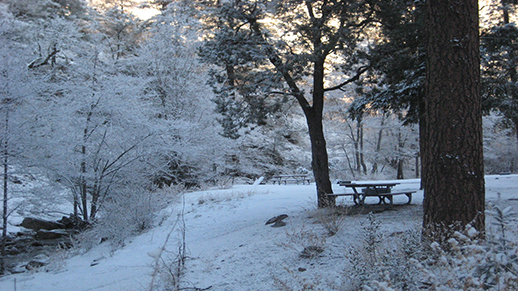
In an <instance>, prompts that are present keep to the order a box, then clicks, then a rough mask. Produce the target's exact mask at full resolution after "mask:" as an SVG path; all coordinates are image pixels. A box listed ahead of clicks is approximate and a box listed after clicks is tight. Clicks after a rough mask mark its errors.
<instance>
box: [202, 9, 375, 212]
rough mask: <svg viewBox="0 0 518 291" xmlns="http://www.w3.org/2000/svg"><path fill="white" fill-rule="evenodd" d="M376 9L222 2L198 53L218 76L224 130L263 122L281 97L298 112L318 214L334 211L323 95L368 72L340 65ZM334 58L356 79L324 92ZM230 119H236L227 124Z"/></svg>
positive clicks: (344, 77) (346, 78)
mask: <svg viewBox="0 0 518 291" xmlns="http://www.w3.org/2000/svg"><path fill="white" fill-rule="evenodd" d="M374 2H376V1H374ZM374 6H375V3H373V2H372V1H365V2H364V1H361V2H358V1H323V2H317V1H277V2H270V1H229V2H224V3H221V5H220V6H219V7H218V9H217V12H216V14H215V17H214V19H213V29H214V30H213V37H211V38H210V39H208V40H207V42H206V43H205V45H204V46H203V48H202V49H201V51H200V55H201V56H202V58H203V59H204V60H205V61H207V62H209V63H212V64H215V65H217V66H218V67H219V69H220V70H219V71H216V72H215V73H214V75H213V79H214V84H215V85H216V86H215V89H216V90H215V92H216V93H217V94H218V99H217V101H218V103H217V104H218V106H219V107H220V109H221V110H222V111H226V112H227V117H229V118H227V119H225V120H224V125H225V126H226V127H227V128H230V129H233V128H239V127H240V126H242V123H247V122H256V123H261V122H262V121H263V120H264V118H265V117H266V116H267V114H268V113H269V112H271V111H272V110H274V109H275V108H276V106H277V105H276V104H278V102H283V99H284V98H294V99H295V100H296V102H297V103H298V104H299V105H300V108H301V109H302V111H303V113H304V116H305V117H306V121H307V125H308V129H309V136H310V141H311V151H312V169H313V173H314V177H315V181H316V185H317V195H318V204H319V206H320V207H325V206H330V205H333V204H334V200H333V199H332V198H329V196H327V195H326V194H328V193H332V189H331V182H330V179H329V165H328V154H327V149H326V141H325V138H324V129H323V124H322V119H323V109H324V101H325V95H326V92H329V91H332V90H337V89H340V88H342V87H343V86H345V85H346V84H349V83H351V82H353V81H354V80H356V79H357V78H359V76H360V75H361V73H363V72H364V71H365V70H366V68H364V67H361V65H362V64H361V63H360V64H358V63H355V64H354V65H352V66H347V65H346V62H345V61H344V60H345V59H348V58H352V55H349V54H347V53H349V52H352V51H353V50H354V48H355V47H356V44H357V42H358V41H360V40H361V35H360V32H361V31H362V29H363V28H365V27H366V26H367V25H368V24H369V23H370V21H371V20H372V18H371V16H372V10H373V9H374ZM334 57H336V58H338V59H340V58H341V59H342V61H341V65H342V69H344V70H345V71H350V70H354V73H353V74H352V76H348V75H342V76H341V77H340V78H339V79H340V80H339V81H337V82H336V83H335V85H331V86H326V85H327V83H326V82H329V80H328V79H327V77H328V76H329V73H330V72H331V71H333V70H334V69H336V68H333V67H332V65H329V66H328V64H330V60H331V58H334ZM273 96H275V97H276V98H277V100H275V98H271V97H273ZM266 97H270V98H266ZM242 112H246V113H247V114H245V115H242V114H239V113H242ZM234 114H237V116H238V117H239V118H234V119H232V118H230V117H232V116H234Z"/></svg>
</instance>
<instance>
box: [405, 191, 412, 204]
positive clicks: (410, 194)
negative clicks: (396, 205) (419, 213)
mask: <svg viewBox="0 0 518 291" xmlns="http://www.w3.org/2000/svg"><path fill="white" fill-rule="evenodd" d="M405 195H406V197H408V202H407V203H406V204H410V202H412V193H408V194H405Z"/></svg>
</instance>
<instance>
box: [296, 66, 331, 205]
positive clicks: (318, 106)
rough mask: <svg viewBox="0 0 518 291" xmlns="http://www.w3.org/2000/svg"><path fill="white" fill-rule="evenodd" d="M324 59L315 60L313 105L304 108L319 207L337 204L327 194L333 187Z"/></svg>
mask: <svg viewBox="0 0 518 291" xmlns="http://www.w3.org/2000/svg"><path fill="white" fill-rule="evenodd" d="M324 61H325V58H322V59H321V60H318V61H316V62H315V65H314V72H313V106H312V107H306V108H305V109H304V114H305V115H306V120H307V123H308V129H309V138H310V140H311V156H312V161H311V166H312V168H313V175H314V176H315V184H316V186H317V199H318V207H319V208H320V207H331V206H335V198H334V196H328V195H327V194H332V193H333V189H332V187H331V180H330V179H329V161H328V156H327V146H326V140H325V138H324V126H323V125H322V119H323V112H324ZM303 108H304V107H303Z"/></svg>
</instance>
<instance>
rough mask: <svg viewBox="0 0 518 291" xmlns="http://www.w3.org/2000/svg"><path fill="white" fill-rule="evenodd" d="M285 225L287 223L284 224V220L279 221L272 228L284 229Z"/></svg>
mask: <svg viewBox="0 0 518 291" xmlns="http://www.w3.org/2000/svg"><path fill="white" fill-rule="evenodd" d="M285 225H286V222H284V221H282V220H278V221H276V222H275V223H274V224H272V227H283V226H285Z"/></svg>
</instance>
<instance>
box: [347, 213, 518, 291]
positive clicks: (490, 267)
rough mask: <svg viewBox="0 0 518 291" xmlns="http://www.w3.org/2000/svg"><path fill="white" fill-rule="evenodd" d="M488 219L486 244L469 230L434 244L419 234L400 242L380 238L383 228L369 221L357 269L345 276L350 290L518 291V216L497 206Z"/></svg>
mask: <svg viewBox="0 0 518 291" xmlns="http://www.w3.org/2000/svg"><path fill="white" fill-rule="evenodd" d="M487 214H488V216H489V217H490V218H491V219H492V223H491V225H490V226H488V231H487V234H486V239H485V240H480V239H478V237H479V234H478V233H477V232H476V230H474V229H473V228H470V227H468V228H467V229H466V231H464V232H455V233H454V235H453V236H452V237H451V238H450V239H448V241H446V242H443V243H437V242H432V243H431V244H429V245H428V244H426V243H424V241H423V240H422V239H421V235H420V231H419V230H416V231H409V232H406V233H404V234H403V235H402V236H400V237H399V238H396V241H390V240H389V238H388V237H381V236H380V235H379V234H378V228H379V224H378V223H375V222H373V221H374V220H372V216H369V217H370V218H369V220H370V223H368V224H366V225H364V226H363V232H364V237H365V240H364V242H363V244H362V245H361V246H359V247H355V248H353V249H352V250H351V251H350V253H349V256H348V258H349V260H350V261H351V266H352V267H351V270H346V271H347V272H348V274H353V276H352V277H351V279H350V281H348V282H345V283H346V284H345V285H346V286H347V288H349V289H351V288H352V289H351V290H353V289H354V288H362V289H363V290H417V289H423V288H424V289H427V290H517V289H518V246H517V245H516V243H514V241H515V238H516V232H511V231H510V230H513V229H514V228H515V226H516V213H514V212H513V211H512V210H511V208H510V207H508V208H505V209H502V208H501V207H499V206H494V207H493V208H492V209H491V210H489V211H487ZM511 236H512V238H513V239H511ZM382 242H383V243H382ZM347 288H346V289H347Z"/></svg>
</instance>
